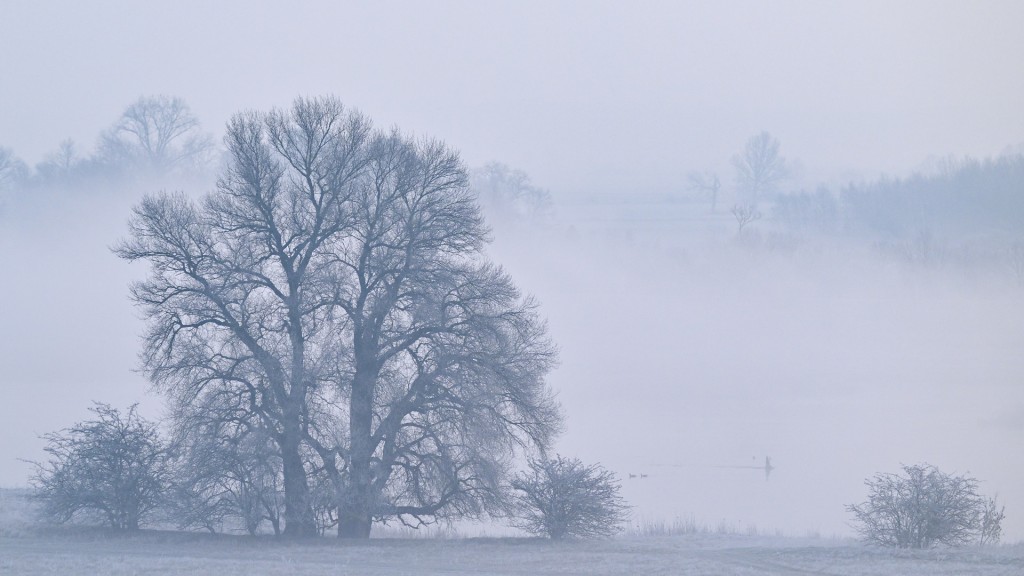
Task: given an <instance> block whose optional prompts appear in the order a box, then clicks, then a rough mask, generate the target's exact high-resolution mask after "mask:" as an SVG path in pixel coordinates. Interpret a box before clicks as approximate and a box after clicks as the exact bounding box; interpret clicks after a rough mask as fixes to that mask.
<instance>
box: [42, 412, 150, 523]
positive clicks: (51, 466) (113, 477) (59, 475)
mask: <svg viewBox="0 0 1024 576" xmlns="http://www.w3.org/2000/svg"><path fill="white" fill-rule="evenodd" d="M90 411H91V412H93V413H94V414H95V415H96V419H95V420H90V421H86V422H80V423H78V424H76V425H74V426H72V427H71V428H70V429H68V430H64V431H62V432H57V433H51V434H47V435H45V436H44V437H43V438H44V439H46V441H47V446H46V448H45V450H46V452H47V453H48V454H50V460H49V461H48V462H46V463H36V472H35V475H34V476H33V478H32V482H33V485H34V486H35V488H36V489H37V490H38V496H39V498H41V499H42V501H43V504H44V505H43V510H44V513H45V514H46V515H47V516H49V517H50V518H52V519H54V520H57V521H59V522H67V521H69V520H72V519H75V518H79V517H82V518H87V519H92V518H97V519H99V520H101V521H103V522H106V523H107V524H108V525H109V526H110V527H112V528H114V529H116V530H137V529H138V528H139V525H140V523H141V522H142V521H143V520H144V519H145V517H146V516H147V514H149V513H150V512H152V511H153V510H154V509H155V508H156V507H157V506H158V505H159V504H160V503H161V502H162V501H163V493H164V490H165V488H166V486H167V450H166V448H165V446H164V444H163V442H162V441H161V440H160V438H159V435H158V434H157V429H156V426H155V425H154V424H153V423H151V422H149V421H147V420H145V419H143V418H142V417H141V416H139V415H138V413H137V412H136V407H135V405H132V406H131V407H129V408H128V411H127V413H126V414H122V413H121V412H120V411H119V410H117V409H115V408H111V407H110V406H108V405H106V404H100V403H97V404H96V405H95V406H93V407H92V408H90Z"/></svg>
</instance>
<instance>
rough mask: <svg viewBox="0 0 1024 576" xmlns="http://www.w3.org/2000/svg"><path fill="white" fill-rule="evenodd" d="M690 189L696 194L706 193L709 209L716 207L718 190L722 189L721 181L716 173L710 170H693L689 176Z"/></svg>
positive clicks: (713, 209)
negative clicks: (709, 204) (709, 201)
mask: <svg viewBox="0 0 1024 576" xmlns="http://www.w3.org/2000/svg"><path fill="white" fill-rule="evenodd" d="M689 187H690V190H692V191H693V192H696V193H697V194H701V195H706V196H707V197H708V199H709V200H711V211H712V212H714V211H715V210H716V209H717V208H718V191H719V190H721V189H722V182H721V180H719V179H718V174H714V173H712V172H694V173H692V174H690V176H689Z"/></svg>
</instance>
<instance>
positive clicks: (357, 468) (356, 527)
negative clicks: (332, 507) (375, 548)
mask: <svg viewBox="0 0 1024 576" xmlns="http://www.w3.org/2000/svg"><path fill="white" fill-rule="evenodd" d="M370 372H371V373H369V374H368V373H367V371H360V370H357V371H356V376H355V378H353V381H352V399H351V402H350V404H349V434H350V441H351V446H350V449H351V451H350V456H349V482H348V486H347V490H346V491H345V495H344V498H343V499H342V501H341V502H340V503H339V506H338V536H339V537H341V538H369V537H370V528H371V526H372V524H373V500H374V499H375V495H374V494H373V493H372V492H373V488H372V485H371V484H372V482H373V478H372V476H371V473H370V458H371V457H372V456H373V447H372V446H371V445H370V443H371V438H370V435H371V430H372V427H373V385H374V381H375V380H376V376H375V375H374V374H372V371H370Z"/></svg>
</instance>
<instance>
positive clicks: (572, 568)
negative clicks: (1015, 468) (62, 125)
mask: <svg viewBox="0 0 1024 576" xmlns="http://www.w3.org/2000/svg"><path fill="white" fill-rule="evenodd" d="M0 573H4V574H26V575H28V574H89V575H91V576H92V575H95V576H101V575H107V574H110V575H115V574H116V575H121V574H223V575H231V574H238V575H251V574H323V573H332V574H369V575H374V574H393V575H399V574H410V575H412V574H416V575H428V574H697V575H699V574H834V575H852V574H858V575H866V574H908V575H914V574H922V575H924V574H928V575H943V574H950V575H952V574H978V575H996V574H1006V575H1011V574H1014V575H1017V574H1021V573H1024V548H1022V547H1021V546H1004V547H998V548H990V549H967V550H932V551H918V552H894V551H888V550H879V549H872V548H868V547H865V546H861V545H859V544H857V543H852V542H836V541H827V540H816V541H815V540H804V539H786V538H760V537H750V536H741V535H731V536H711V535H688V536H669V537H638V536H630V537H620V538H616V539H613V540H610V541H598V542H564V543H552V542H547V541H542V540H534V539H516V538H470V539H380V540H370V541H363V542H342V541H337V540H334V539H323V540H318V541H316V542H305V543H290V542H282V541H276V540H270V539H264V538H256V539H251V538H243V537H210V536H207V535H198V534H180V533H160V532H149V533H142V534H139V535H135V536H131V537H112V536H109V535H103V534H102V533H98V532H78V533H60V534H50V535H23V536H4V537H0Z"/></svg>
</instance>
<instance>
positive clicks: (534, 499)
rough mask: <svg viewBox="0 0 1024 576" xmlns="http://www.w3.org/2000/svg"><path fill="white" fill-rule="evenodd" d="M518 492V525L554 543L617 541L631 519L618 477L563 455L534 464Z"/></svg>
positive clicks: (517, 486) (521, 476) (522, 477)
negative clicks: (566, 541) (567, 539)
mask: <svg viewBox="0 0 1024 576" xmlns="http://www.w3.org/2000/svg"><path fill="white" fill-rule="evenodd" d="M512 488H513V489H514V491H515V496H514V499H515V502H514V506H515V520H514V525H515V526H516V527H518V528H522V529H523V530H526V531H528V532H530V533H533V534H538V535H543V536H547V537H549V538H551V539H552V540H561V539H563V538H598V537H608V536H612V535H614V534H616V533H618V532H619V531H620V530H621V529H622V524H623V523H624V522H625V521H626V520H627V519H628V517H629V506H628V505H626V503H625V501H624V500H623V499H622V498H621V497H620V496H619V488H620V486H619V482H618V480H617V479H616V477H615V474H614V473H612V472H609V471H607V470H605V469H604V468H602V467H601V465H600V464H591V465H589V466H587V465H584V464H583V463H582V462H580V461H579V460H578V459H575V458H564V457H562V456H556V457H555V458H553V459H547V458H542V459H538V460H531V461H530V462H529V470H528V471H526V472H524V473H520V474H519V475H518V476H516V478H515V479H514V480H513V482H512Z"/></svg>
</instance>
